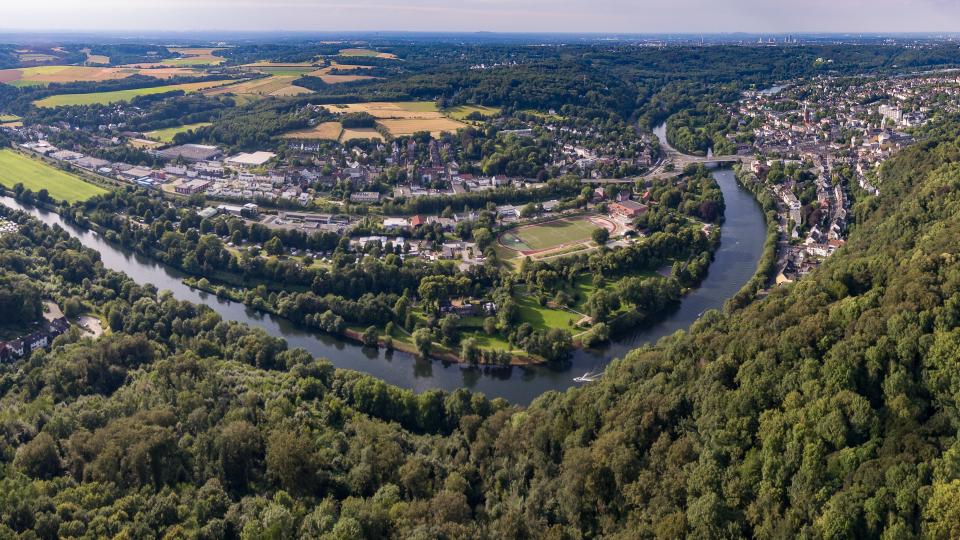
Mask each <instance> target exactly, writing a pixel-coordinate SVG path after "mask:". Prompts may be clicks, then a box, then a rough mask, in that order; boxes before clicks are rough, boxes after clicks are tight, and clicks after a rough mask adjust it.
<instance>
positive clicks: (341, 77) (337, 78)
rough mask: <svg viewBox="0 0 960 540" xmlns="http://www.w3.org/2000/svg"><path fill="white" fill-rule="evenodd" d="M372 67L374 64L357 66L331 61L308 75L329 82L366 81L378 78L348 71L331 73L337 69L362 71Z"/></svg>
mask: <svg viewBox="0 0 960 540" xmlns="http://www.w3.org/2000/svg"><path fill="white" fill-rule="evenodd" d="M371 67H372V66H355V65H351V64H338V63H336V62H331V63H330V65H329V66H327V67H325V68H321V69H318V70H315V71H311V72H310V73H307V74H306V75H307V76H308V77H316V78H318V79H320V80H321V81H323V82H325V83H327V84H338V83H348V82H354V81H366V80H370V79H376V77H371V76H369V75H357V74H347V73H331V71H333V70H335V69H336V70H338V71H362V70H364V69H371Z"/></svg>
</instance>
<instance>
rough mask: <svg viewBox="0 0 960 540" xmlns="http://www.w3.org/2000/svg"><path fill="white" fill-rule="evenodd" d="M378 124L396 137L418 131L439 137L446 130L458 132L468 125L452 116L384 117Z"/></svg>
mask: <svg viewBox="0 0 960 540" xmlns="http://www.w3.org/2000/svg"><path fill="white" fill-rule="evenodd" d="M377 124H379V125H381V126H383V127H384V128H385V129H386V130H387V132H389V133H390V135H392V136H394V137H399V136H402V135H413V134H414V133H417V132H418V131H429V132H430V135H432V136H434V137H438V136H439V135H440V133H442V132H444V131H448V132H450V133H456V131H457V130H458V129H460V128H463V127H466V124H464V123H463V122H458V121H456V120H452V119H450V118H411V119H405V118H401V119H384V120H377Z"/></svg>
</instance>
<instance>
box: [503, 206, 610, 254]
mask: <svg viewBox="0 0 960 540" xmlns="http://www.w3.org/2000/svg"><path fill="white" fill-rule="evenodd" d="M601 227H603V228H605V229H607V230H608V231H610V232H611V234H613V235H616V234H617V232H618V231H620V227H618V225H617V224H616V223H615V222H614V221H612V220H610V219H608V218H606V217H603V216H598V215H594V216H579V217H572V218H561V219H556V220H553V221H547V222H544V223H537V224H534V225H524V226H522V227H517V228H515V229H511V230H509V231H507V232H505V233H503V235H501V236H500V239H499V241H498V244H499V245H500V247H501V248H503V249H505V250H507V251H513V252H519V254H521V255H544V256H547V255H552V254H555V255H560V254H564V253H566V252H567V251H568V250H569V249H571V248H574V247H575V248H577V249H583V248H586V247H588V245H589V244H590V243H591V242H592V239H591V235H592V234H593V231H595V230H597V229H599V228H601Z"/></svg>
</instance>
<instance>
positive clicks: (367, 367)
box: [0, 169, 766, 404]
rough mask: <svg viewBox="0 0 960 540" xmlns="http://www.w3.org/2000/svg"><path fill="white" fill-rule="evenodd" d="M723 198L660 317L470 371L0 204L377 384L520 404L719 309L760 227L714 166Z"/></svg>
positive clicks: (140, 276)
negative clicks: (254, 300) (577, 345)
mask: <svg viewBox="0 0 960 540" xmlns="http://www.w3.org/2000/svg"><path fill="white" fill-rule="evenodd" d="M713 174H714V177H715V178H716V180H717V182H718V183H719V185H720V189H721V190H722V191H723V196H724V201H725V203H726V221H725V222H724V224H723V226H722V227H721V244H720V248H719V249H718V250H717V252H716V258H715V260H714V262H713V264H712V265H711V266H710V273H709V275H708V276H707V278H706V279H705V280H704V281H703V283H702V284H701V286H700V287H699V288H698V289H696V290H695V291H693V292H691V293H690V294H689V295H687V296H686V297H684V298H683V300H682V301H681V303H680V305H679V307H678V308H677V310H676V311H674V312H673V313H672V314H670V315H669V316H667V317H666V318H664V319H663V320H661V321H660V322H658V323H656V324H654V325H652V326H649V327H647V328H645V329H643V330H639V331H637V332H635V333H633V334H631V335H629V336H626V337H625V338H623V339H621V340H619V341H618V342H616V343H614V344H611V345H609V346H607V347H605V348H603V349H599V350H581V351H577V352H576V353H575V355H574V358H573V360H572V361H571V362H570V363H569V364H568V365H567V366H565V367H564V368H548V367H509V368H482V367H481V368H474V367H468V366H461V365H459V364H449V365H448V364H444V363H442V362H438V361H425V360H420V359H418V358H416V357H414V356H413V355H409V354H406V353H400V352H393V353H387V352H385V351H376V350H372V349H370V348H365V347H361V346H360V345H357V344H354V343H353V342H349V341H344V340H342V339H340V338H336V337H333V336H330V335H327V334H323V333H319V332H314V331H311V330H308V329H306V328H304V327H301V326H299V325H296V324H294V323H291V322H290V321H287V320H285V319H281V318H278V317H274V316H272V315H267V314H263V313H258V312H256V311H254V310H251V309H249V308H247V307H246V306H244V305H243V304H241V303H237V302H232V301H229V300H224V299H220V298H217V297H216V296H215V295H211V294H207V293H204V292H201V291H197V290H194V289H191V288H190V287H187V286H186V285H184V284H183V282H182V279H183V278H184V277H186V276H185V275H184V274H183V273H181V272H179V271H177V270H175V269H173V268H170V267H168V266H165V265H163V264H160V263H158V262H156V261H154V260H153V259H150V258H147V257H143V256H140V255H137V254H136V253H133V252H131V251H129V250H126V249H123V248H120V247H118V246H116V245H113V244H110V243H108V242H107V241H106V240H104V238H103V237H102V236H101V235H99V234H97V233H95V232H92V231H89V230H86V229H82V228H79V227H76V226H74V225H72V224H69V223H67V222H65V221H64V220H63V219H62V218H61V217H60V216H59V215H58V214H56V213H53V212H48V211H45V210H41V209H37V208H33V207H25V206H23V205H21V204H20V203H18V202H17V201H15V200H14V199H11V198H9V197H0V203H2V204H4V205H6V206H8V207H11V208H16V209H18V210H23V211H25V212H27V213H29V214H31V215H32V216H34V217H36V218H37V219H39V220H40V221H42V222H44V223H46V224H47V225H51V226H52V225H59V226H60V227H62V228H63V229H65V230H67V231H68V232H69V233H70V234H72V235H73V236H75V237H77V238H78V239H79V240H80V242H81V243H82V244H83V245H84V246H86V247H89V248H91V249H93V250H95V251H97V252H98V253H100V258H101V260H102V261H103V264H104V265H105V266H107V267H108V268H111V269H114V270H118V271H122V272H125V273H126V274H127V275H129V276H130V277H132V278H133V279H134V280H136V281H137V282H138V283H152V284H153V285H155V286H156V287H157V288H158V289H160V290H169V291H171V292H172V293H173V295H174V297H175V298H177V299H179V300H186V301H189V302H195V303H198V304H205V305H208V306H210V307H211V308H213V309H214V310H215V311H216V312H217V313H219V314H220V316H221V317H223V318H224V319H226V320H232V321H240V322H243V323H247V324H249V325H251V326H254V327H258V328H262V329H264V330H265V331H267V332H268V333H269V334H271V335H274V336H277V337H282V338H284V339H285V340H287V343H289V345H290V346H291V347H302V348H304V349H306V350H307V351H309V352H310V353H311V354H313V355H314V356H317V357H323V358H327V359H329V360H330V361H331V362H332V363H333V364H334V365H335V366H337V367H339V368H345V369H353V370H357V371H362V372H365V373H369V374H370V375H373V376H375V377H378V378H380V379H383V380H384V381H386V382H388V383H390V384H393V385H396V386H400V387H404V388H410V389H412V390H414V391H417V392H420V391H423V390H428V389H432V388H439V389H443V390H448V391H452V390H455V389H457V388H461V387H465V388H469V389H470V390H473V391H477V392H483V393H484V394H486V395H487V396H489V397H491V398H492V397H503V398H505V399H507V400H509V401H511V402H513V403H518V404H528V403H530V402H531V401H533V400H534V399H535V398H536V397H537V396H539V395H541V394H543V393H544V392H547V391H550V390H561V391H562V390H564V389H566V388H568V387H570V386H572V385H576V384H578V383H576V382H574V381H573V377H575V376H577V375H580V374H582V373H584V372H588V371H590V372H596V371H600V370H602V369H603V368H604V367H605V366H606V365H607V364H609V363H610V361H611V360H612V359H614V358H619V357H622V356H623V355H624V354H626V353H627V352H628V351H630V350H631V349H633V348H636V347H637V346H639V345H642V344H644V343H650V342H653V341H656V340H657V339H659V338H661V337H663V336H665V335H669V334H672V333H674V332H676V331H677V330H681V329H685V328H687V327H688V326H690V324H692V323H693V322H694V321H696V320H697V318H698V317H699V316H700V315H701V314H703V312H704V311H706V310H709V309H717V308H720V307H722V306H723V303H724V301H726V299H727V298H729V297H731V296H733V295H734V294H735V293H736V292H737V291H738V290H739V289H740V287H742V286H743V285H744V284H745V283H746V282H747V281H748V280H749V279H750V278H751V277H752V276H753V273H754V272H755V270H756V266H757V261H758V260H759V258H760V254H761V252H762V251H763V242H764V235H765V229H766V226H765V224H764V218H763V214H762V213H761V211H760V208H759V206H758V205H757V203H756V202H755V201H754V199H753V196H752V195H751V194H750V193H749V192H748V191H746V190H744V189H742V188H740V187H739V186H738V185H737V183H736V179H735V178H734V175H733V171H730V170H727V169H724V170H717V171H714V173H713Z"/></svg>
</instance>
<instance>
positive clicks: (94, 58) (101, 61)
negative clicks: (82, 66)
mask: <svg viewBox="0 0 960 540" xmlns="http://www.w3.org/2000/svg"><path fill="white" fill-rule="evenodd" d="M80 52H82V53H83V54H85V55H87V64H89V65H97V66H106V65H110V57H109V56H104V55H102V54H92V53H91V52H90V48H89V47H88V48H86V49H80Z"/></svg>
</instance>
